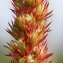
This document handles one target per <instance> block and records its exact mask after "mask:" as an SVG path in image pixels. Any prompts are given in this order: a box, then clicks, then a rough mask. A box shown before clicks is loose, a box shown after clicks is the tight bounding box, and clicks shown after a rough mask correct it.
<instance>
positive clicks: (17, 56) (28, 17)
mask: <svg viewBox="0 0 63 63" xmlns="http://www.w3.org/2000/svg"><path fill="white" fill-rule="evenodd" d="M12 1H13V2H12V5H13V7H14V9H11V10H12V12H13V13H14V14H15V15H16V17H14V22H13V21H12V25H10V23H8V24H9V26H10V28H11V30H9V29H7V30H6V31H7V32H8V33H9V34H11V35H12V36H13V37H14V38H15V40H11V42H10V43H7V44H8V46H5V47H6V48H8V49H9V50H10V51H11V53H9V54H7V56H11V57H12V58H13V60H12V61H11V63H47V59H48V58H49V57H50V56H52V55H53V54H52V53H50V54H47V52H48V46H47V43H46V37H47V35H48V33H47V32H50V31H51V30H50V29H49V27H48V26H49V25H50V24H51V22H50V23H49V24H47V18H49V17H51V16H52V15H51V13H52V11H50V12H48V11H47V10H48V6H49V2H48V1H47V0H12ZM49 63H51V61H50V62H49Z"/></svg>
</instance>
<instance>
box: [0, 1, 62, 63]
mask: <svg viewBox="0 0 63 63" xmlns="http://www.w3.org/2000/svg"><path fill="white" fill-rule="evenodd" d="M11 1H12V0H0V63H10V60H11V58H9V57H6V56H5V54H7V53H9V52H10V51H9V50H8V49H6V48H4V47H3V45H7V44H6V42H10V41H11V40H12V39H13V38H12V36H11V35H9V34H8V33H7V32H6V31H5V29H6V28H9V26H8V22H10V23H11V20H13V17H12V15H14V14H13V13H12V12H11V10H10V8H13V6H12V4H11ZM49 3H50V4H49V9H48V11H51V10H53V16H52V17H51V18H49V19H48V22H50V21H52V24H51V25H50V28H51V30H52V31H51V32H50V33H49V35H48V37H47V40H48V41H47V42H48V45H49V51H50V52H53V54H54V55H53V58H52V60H53V63H63V0H49Z"/></svg>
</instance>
